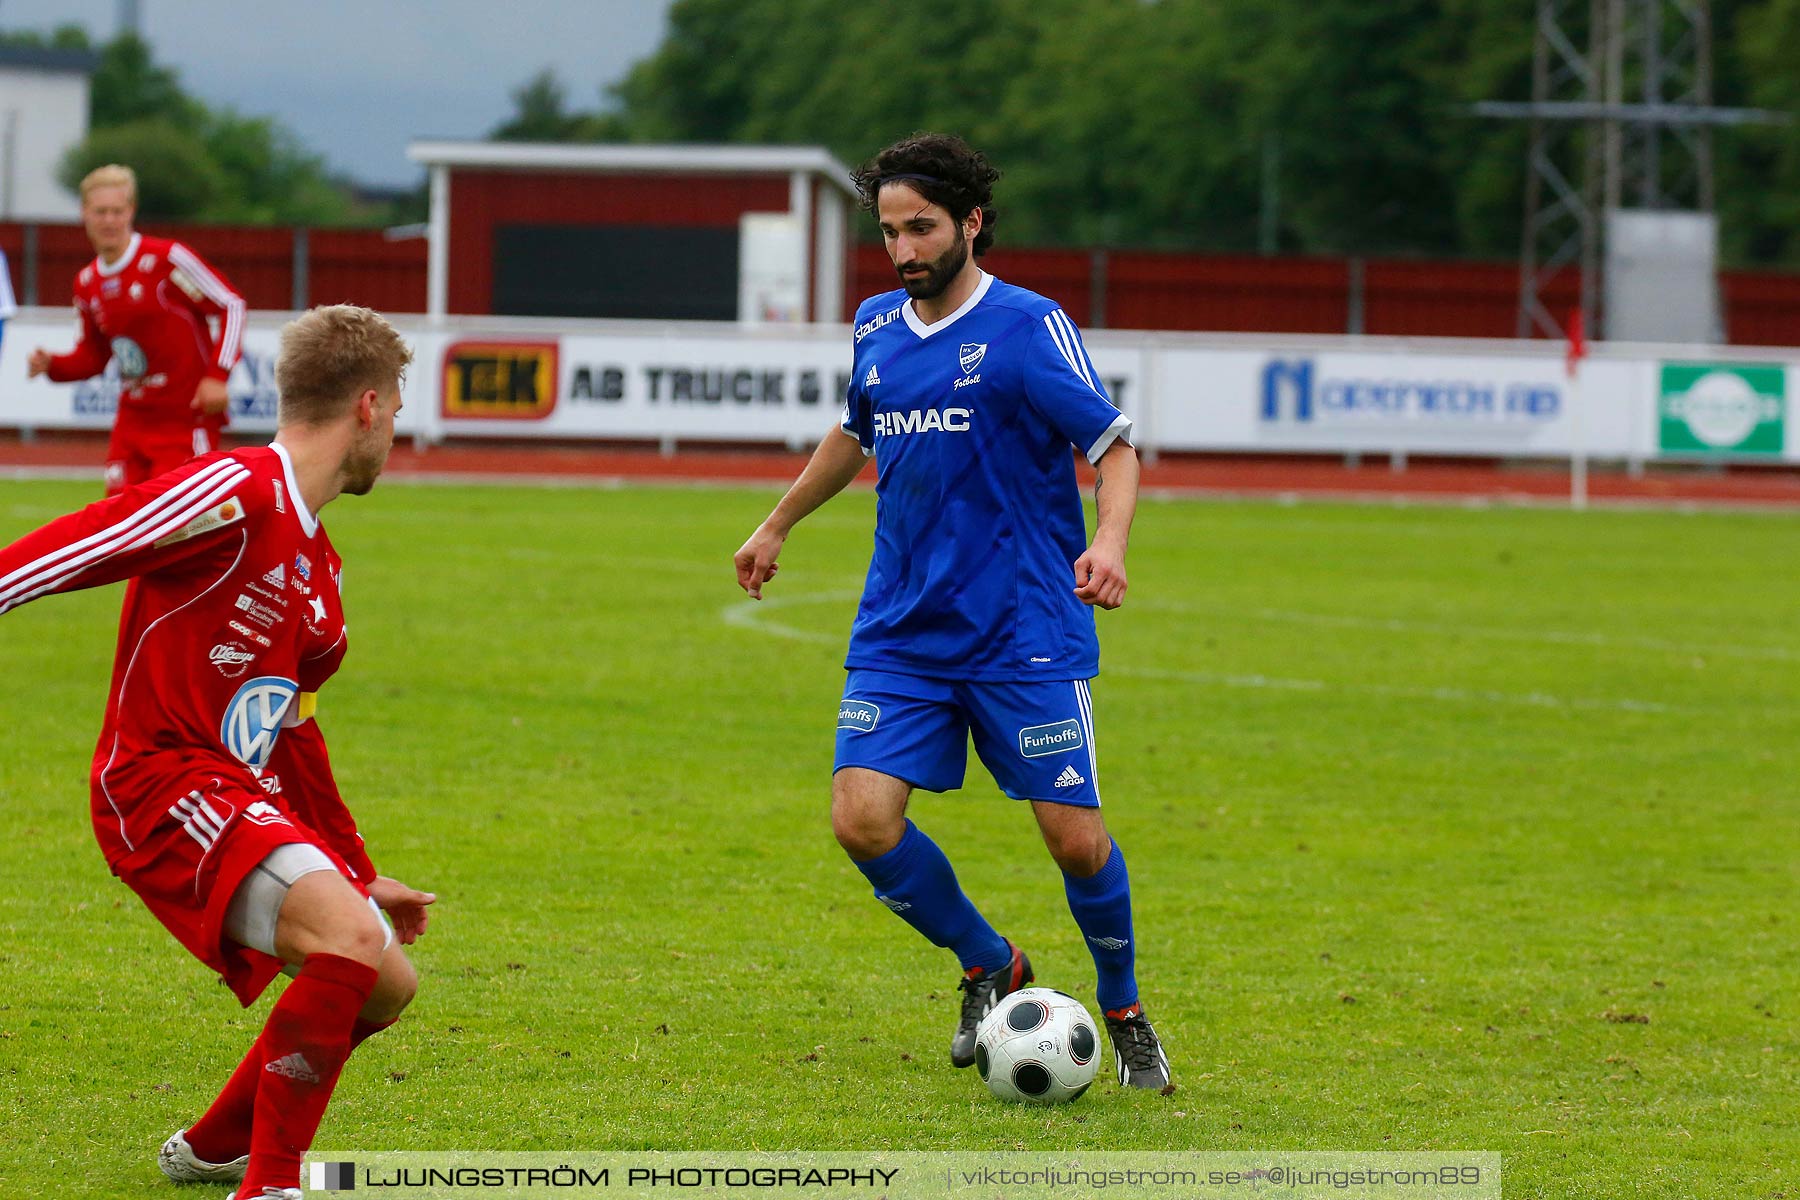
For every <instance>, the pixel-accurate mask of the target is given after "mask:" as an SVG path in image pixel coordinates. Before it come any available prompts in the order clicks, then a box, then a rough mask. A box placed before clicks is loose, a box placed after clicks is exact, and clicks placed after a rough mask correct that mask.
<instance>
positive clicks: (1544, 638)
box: [1137, 600, 1800, 662]
mask: <svg viewBox="0 0 1800 1200" xmlns="http://www.w3.org/2000/svg"><path fill="white" fill-rule="evenodd" d="M1137 607H1139V608H1144V609H1149V610H1150V611H1152V612H1175V613H1187V614H1189V615H1191V616H1213V617H1227V618H1229V617H1245V618H1251V619H1254V620H1258V621H1277V622H1283V623H1286V624H1292V625H1316V626H1322V627H1325V628H1330V629H1374V630H1380V631H1383V632H1386V633H1406V634H1424V635H1427V636H1431V637H1448V636H1461V637H1472V638H1490V639H1493V640H1497V641H1511V642H1543V643H1546V644H1549V645H1553V646H1594V647H1598V648H1600V649H1608V648H1618V649H1626V650H1649V651H1654V652H1656V653H1659V654H1679V655H1684V656H1689V657H1691V656H1695V655H1701V656H1704V655H1707V654H1718V655H1723V656H1725V657H1727V658H1743V659H1750V660H1752V661H1757V662H1793V661H1795V660H1800V651H1797V650H1791V649H1789V648H1787V647H1785V646H1739V645H1732V644H1729V643H1722V644H1721V643H1705V642H1701V643H1691V644H1684V643H1681V642H1671V641H1667V640H1665V639H1663V638H1650V637H1630V636H1625V637H1621V636H1618V635H1616V634H1609V633H1583V632H1580V631H1577V630H1564V629H1538V630H1527V629H1496V628H1493V627H1491V626H1479V625H1446V624H1443V623H1441V622H1437V621H1408V620H1403V619H1400V618H1397V617H1388V618H1381V617H1356V616H1344V615H1341V614H1336V613H1309V612H1298V611H1294V610H1291V609H1279V608H1252V609H1232V608H1220V607H1206V606H1202V605H1194V604H1182V603H1180V602H1179V601H1173V600H1143V601H1139V602H1138V604H1137Z"/></svg>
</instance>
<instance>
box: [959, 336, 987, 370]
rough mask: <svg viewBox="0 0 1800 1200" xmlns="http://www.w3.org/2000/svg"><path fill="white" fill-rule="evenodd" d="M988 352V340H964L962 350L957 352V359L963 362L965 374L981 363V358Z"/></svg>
mask: <svg viewBox="0 0 1800 1200" xmlns="http://www.w3.org/2000/svg"><path fill="white" fill-rule="evenodd" d="M986 354H987V343H986V342H964V343H963V344H962V349H961V351H959V352H958V353H957V356H956V361H958V362H960V363H961V364H962V369H963V374H964V375H967V374H968V373H969V372H970V371H973V370H974V369H975V368H976V367H979V366H980V365H981V360H982V358H983V357H985V356H986Z"/></svg>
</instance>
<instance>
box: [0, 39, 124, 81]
mask: <svg viewBox="0 0 1800 1200" xmlns="http://www.w3.org/2000/svg"><path fill="white" fill-rule="evenodd" d="M99 65H100V56H99V54H97V53H95V52H94V51H92V50H53V49H51V48H49V47H46V46H0V68H5V67H13V68H18V69H22V70H28V71H60V72H65V73H67V74H70V75H92V74H93V73H94V69H95V68H96V67H98V66H99Z"/></svg>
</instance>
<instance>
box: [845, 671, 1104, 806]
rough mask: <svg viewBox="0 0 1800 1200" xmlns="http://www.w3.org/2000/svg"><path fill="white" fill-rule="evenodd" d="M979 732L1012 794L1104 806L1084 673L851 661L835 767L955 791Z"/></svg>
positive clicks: (980, 750)
mask: <svg viewBox="0 0 1800 1200" xmlns="http://www.w3.org/2000/svg"><path fill="white" fill-rule="evenodd" d="M971 734H973V735H974V737H975V753H976V754H978V755H980V756H981V761H982V764H983V765H984V766H986V767H987V769H988V770H989V771H991V772H993V775H994V780H995V782H997V783H999V785H1000V790H1001V791H1003V792H1005V793H1006V794H1007V795H1008V796H1011V797H1012V798H1013V799H1014V800H1050V801H1054V802H1056V803H1058V804H1074V805H1079V806H1081V807H1084V808H1098V807H1100V785H1099V772H1098V770H1097V769H1096V765H1095V764H1096V760H1095V758H1094V705H1093V701H1092V699H1090V697H1089V696H1088V685H1087V681H1086V680H1085V679H1076V680H1059V681H1056V682H1042V683H1040V682H1037V681H1031V682H1025V683H970V682H962V681H957V680H949V679H927V678H925V677H923V676H920V675H901V674H896V673H894V672H891V671H869V670H862V669H853V670H851V672H850V678H849V680H848V681H847V682H846V683H845V685H844V699H843V702H842V703H841V704H839V705H838V722H837V760H836V762H835V763H834V765H833V766H832V772H833V773H834V774H835V773H836V772H838V771H841V770H843V769H844V768H845V767H866V768H868V769H869V770H871V771H880V772H881V773H882V774H883V775H892V776H893V777H894V778H896V779H904V780H905V781H906V782H908V783H910V784H912V785H913V786H914V787H918V788H923V789H925V790H926V791H928V792H948V791H950V790H952V789H954V788H959V787H961V786H962V783H963V772H964V771H965V770H966V769H967V768H968V759H969V736H970V735H971Z"/></svg>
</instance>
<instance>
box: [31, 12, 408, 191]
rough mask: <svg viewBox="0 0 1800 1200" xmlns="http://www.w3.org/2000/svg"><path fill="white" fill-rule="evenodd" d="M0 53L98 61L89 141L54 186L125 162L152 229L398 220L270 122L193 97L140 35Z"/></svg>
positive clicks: (64, 30)
mask: <svg viewBox="0 0 1800 1200" xmlns="http://www.w3.org/2000/svg"><path fill="white" fill-rule="evenodd" d="M0 45H5V46H13V47H22V48H30V49H49V50H75V51H82V52H85V53H90V54H93V55H95V57H96V60H97V61H96V66H95V69H94V72H93V74H92V75H91V76H90V78H89V89H90V90H89V113H88V135H87V137H86V138H84V139H83V140H82V141H80V142H78V143H77V144H76V145H74V146H72V147H70V148H69V150H68V152H67V153H66V154H65V155H64V156H63V158H62V161H61V162H60V163H59V164H58V167H57V181H58V182H59V183H61V184H62V185H63V186H64V187H66V188H68V189H69V190H70V191H71V192H73V191H75V190H76V187H77V185H78V184H79V183H80V182H81V177H82V176H83V175H86V174H87V173H88V172H89V171H90V170H92V169H93V168H95V167H97V166H100V165H101V164H103V163H111V162H118V163H127V164H129V165H130V166H131V167H132V169H133V170H134V171H136V172H137V177H138V210H139V212H140V213H141V214H142V215H143V216H144V217H146V218H148V219H151V220H175V221H208V222H217V223H219V224H232V225H317V226H329V225H356V224H382V223H385V222H387V221H388V220H390V219H393V218H394V217H395V215H396V213H397V211H398V210H397V209H396V208H395V207H394V206H392V205H389V204H385V203H377V204H366V203H361V202H359V201H358V200H357V198H356V195H355V191H354V189H353V188H352V187H351V186H350V185H349V184H348V183H346V182H345V181H343V180H339V179H336V178H334V177H333V176H332V175H331V173H330V172H329V170H328V169H327V168H326V165H325V161H324V159H323V158H321V157H320V156H318V155H316V154H314V153H312V152H310V151H308V150H307V149H306V147H305V146H303V145H302V144H301V143H300V140H299V139H298V138H297V137H296V136H295V135H294V134H293V133H292V132H291V131H290V130H288V129H287V128H286V127H284V126H283V125H282V124H281V123H280V122H278V121H276V120H274V119H273V118H269V117H251V116H245V115H243V114H241V113H238V112H235V111H233V110H231V109H229V108H216V107H212V106H209V105H207V104H205V103H204V102H202V101H201V100H199V99H197V98H196V97H194V96H192V95H190V94H188V92H187V90H186V89H185V88H183V87H182V85H181V79H180V77H179V75H178V74H177V73H176V72H175V71H174V70H173V69H171V68H169V67H165V66H161V65H159V64H158V63H157V62H156V59H155V56H154V54H153V53H152V51H151V48H150V46H149V44H148V43H147V42H145V41H144V40H143V39H142V38H140V37H138V36H136V35H135V34H131V33H123V34H120V35H118V36H117V37H114V38H112V39H111V40H109V41H106V42H104V43H96V42H94V41H93V40H92V39H91V38H90V37H89V35H88V33H87V31H86V30H85V29H83V28H82V27H81V26H79V25H64V26H61V27H59V28H58V29H56V30H55V31H54V32H52V33H50V34H48V35H46V34H41V33H36V32H30V31H25V32H4V33H0Z"/></svg>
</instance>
